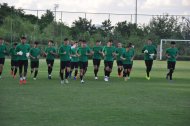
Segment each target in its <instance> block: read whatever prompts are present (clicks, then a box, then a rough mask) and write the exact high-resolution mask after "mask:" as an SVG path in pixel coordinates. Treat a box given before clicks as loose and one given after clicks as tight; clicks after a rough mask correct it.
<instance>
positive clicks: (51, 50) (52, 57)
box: [45, 47, 56, 60]
mask: <svg viewBox="0 0 190 126" xmlns="http://www.w3.org/2000/svg"><path fill="white" fill-rule="evenodd" d="M51 52H53V53H56V49H55V48H54V47H47V48H46V49H45V53H46V54H47V56H46V59H47V60H54V59H55V55H53V54H51Z"/></svg>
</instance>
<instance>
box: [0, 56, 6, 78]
mask: <svg viewBox="0 0 190 126" xmlns="http://www.w3.org/2000/svg"><path fill="white" fill-rule="evenodd" d="M4 63H5V58H0V78H1V74H2V72H3V65H4Z"/></svg>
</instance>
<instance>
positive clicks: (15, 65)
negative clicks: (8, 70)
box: [13, 60, 18, 78]
mask: <svg viewBox="0 0 190 126" xmlns="http://www.w3.org/2000/svg"><path fill="white" fill-rule="evenodd" d="M13 65H14V72H13V78H15V77H16V73H17V69H18V61H16V60H15V61H14V62H13Z"/></svg>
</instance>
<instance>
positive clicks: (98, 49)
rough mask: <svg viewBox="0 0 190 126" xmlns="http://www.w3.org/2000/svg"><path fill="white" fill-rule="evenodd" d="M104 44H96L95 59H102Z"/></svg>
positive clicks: (94, 49)
mask: <svg viewBox="0 0 190 126" xmlns="http://www.w3.org/2000/svg"><path fill="white" fill-rule="evenodd" d="M102 49H103V47H102V46H94V47H93V48H92V50H93V51H94V55H93V59H102V54H101V52H102Z"/></svg>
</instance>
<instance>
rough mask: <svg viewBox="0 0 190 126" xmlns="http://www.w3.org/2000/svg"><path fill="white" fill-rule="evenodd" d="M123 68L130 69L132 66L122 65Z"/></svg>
mask: <svg viewBox="0 0 190 126" xmlns="http://www.w3.org/2000/svg"><path fill="white" fill-rule="evenodd" d="M123 68H124V69H131V68H132V64H123Z"/></svg>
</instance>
